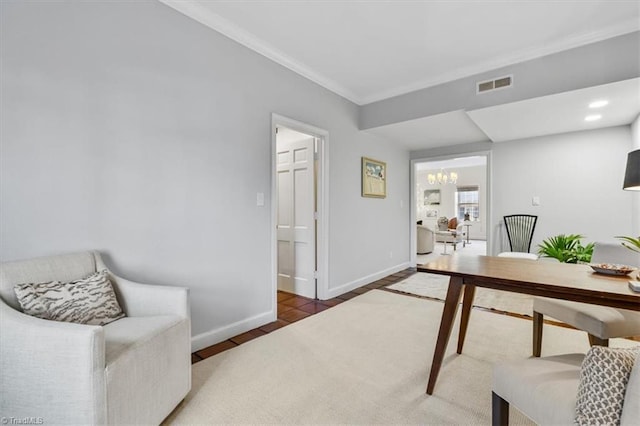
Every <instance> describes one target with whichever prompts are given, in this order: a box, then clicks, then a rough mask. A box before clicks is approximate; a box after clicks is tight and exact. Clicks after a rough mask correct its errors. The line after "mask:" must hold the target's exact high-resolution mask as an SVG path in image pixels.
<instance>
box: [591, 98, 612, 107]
mask: <svg viewBox="0 0 640 426" xmlns="http://www.w3.org/2000/svg"><path fill="white" fill-rule="evenodd" d="M607 105H609V101H607V100H605V99H603V100H600V101H593V102H591V103H590V104H589V108H602V107H603V106H607Z"/></svg>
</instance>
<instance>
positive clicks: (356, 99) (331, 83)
mask: <svg viewBox="0 0 640 426" xmlns="http://www.w3.org/2000/svg"><path fill="white" fill-rule="evenodd" d="M158 1H160V2H161V3H163V4H165V5H167V6H169V7H171V8H173V9H175V10H177V11H178V12H180V13H182V14H184V15H186V16H188V17H190V18H192V19H194V20H196V21H198V22H200V23H201V24H203V25H205V26H207V27H209V28H211V29H213V30H215V31H217V32H219V33H221V34H223V35H224V36H226V37H228V38H230V39H232V40H234V41H236V42H238V43H240V44H242V45H243V46H245V47H248V48H249V49H251V50H253V51H255V52H257V53H259V54H261V55H263V56H265V57H267V58H269V59H271V60H272V61H274V62H276V63H278V64H280V65H282V66H283V67H285V68H288V69H289V70H291V71H293V72H295V73H297V74H299V75H301V76H303V77H305V78H307V79H309V80H311V81H313V82H314V83H316V84H318V85H320V86H322V87H324V88H325V89H327V90H329V91H331V92H333V93H335V94H337V95H339V96H342V97H343V98H346V99H348V100H349V101H351V102H353V103H355V104H357V105H360V106H361V105H366V104H370V103H373V102H378V101H382V100H384V99H388V98H392V97H395V96H400V95H404V94H407V93H411V92H415V91H417V90H422V89H427V88H429V87H433V86H437V85H439V84H443V83H448V82H451V81H455V80H459V79H461V78H466V77H470V76H473V75H476V74H481V73H484V72H488V71H491V70H495V69H498V68H503V67H506V66H510V65H514V64H517V63H520V62H524V61H528V60H531V59H536V58H539V57H542V56H546V55H551V54H554V53H558V52H561V51H564V50H569V49H573V48H576V47H580V46H584V45H587V44H591V43H595V42H598V41H602V40H606V39H609V38H613V37H617V36H620V35H624V34H628V33H632V32H635V31H640V22H638V21H637V20H636V19H629V20H627V21H625V22H622V23H620V24H617V25H613V26H609V27H607V28H603V29H601V30H598V31H592V32H589V33H583V34H579V35H576V36H574V37H569V38H566V39H563V40H560V41H558V42H557V43H552V44H545V45H543V46H537V47H534V48H531V49H527V50H524V51H521V52H518V53H516V54H511V55H505V56H502V57H499V58H497V59H494V60H490V61H485V62H483V63H480V64H476V65H473V66H469V67H464V68H459V69H457V70H455V71H452V72H447V73H442V74H440V75H437V76H434V77H431V78H428V79H424V80H420V81H417V82H414V83H411V84H407V85H403V86H399V87H395V88H393V89H389V90H383V91H380V92H377V93H373V94H371V95H368V96H358V95H356V94H355V93H354V92H353V91H351V90H349V89H348V88H346V87H344V86H343V85H341V84H339V83H337V82H336V81H335V80H332V79H330V78H327V77H325V76H324V75H322V74H320V73H318V72H316V71H314V70H312V69H311V68H309V67H308V66H306V65H304V64H302V63H300V62H298V61H296V60H295V59H293V58H291V57H290V56H288V55H286V54H285V53H283V52H281V51H280V50H278V49H276V48H275V47H273V46H271V45H270V44H268V43H266V42H264V41H263V40H261V39H260V38H258V37H256V36H255V35H254V34H252V33H250V32H248V31H246V30H244V29H242V28H240V27H238V26H237V25H235V24H233V23H232V22H230V21H228V20H227V19H225V18H223V17H221V16H220V15H218V14H216V13H214V12H212V11H211V10H210V9H208V8H207V7H206V6H204V5H202V4H201V3H199V2H195V1H184V0H158Z"/></svg>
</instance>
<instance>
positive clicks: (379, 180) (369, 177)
mask: <svg viewBox="0 0 640 426" xmlns="http://www.w3.org/2000/svg"><path fill="white" fill-rule="evenodd" d="M362 196H363V197H373V198H386V196H387V163H385V162H382V161H378V160H373V159H371V158H367V157H362Z"/></svg>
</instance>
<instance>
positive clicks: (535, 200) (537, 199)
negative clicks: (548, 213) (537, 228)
mask: <svg viewBox="0 0 640 426" xmlns="http://www.w3.org/2000/svg"><path fill="white" fill-rule="evenodd" d="M531 205H532V206H539V205H540V197H538V196H537V195H536V196H535V197H533V198H532V199H531Z"/></svg>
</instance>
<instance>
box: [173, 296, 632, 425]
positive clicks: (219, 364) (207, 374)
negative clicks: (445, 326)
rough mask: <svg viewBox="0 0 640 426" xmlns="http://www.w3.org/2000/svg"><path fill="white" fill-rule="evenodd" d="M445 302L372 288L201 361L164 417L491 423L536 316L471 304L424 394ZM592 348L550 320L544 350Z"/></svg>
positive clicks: (518, 418)
mask: <svg viewBox="0 0 640 426" xmlns="http://www.w3.org/2000/svg"><path fill="white" fill-rule="evenodd" d="M442 307H443V303H441V302H437V301H431V300H428V299H419V298H415V297H408V296H405V295H400V294H394V293H391V292H387V291H380V290H373V291H370V292H368V293H365V294H363V295H361V296H358V297H356V298H354V299H351V300H349V301H347V302H344V303H342V304H340V305H338V306H336V307H334V308H331V309H328V310H326V311H324V312H321V313H319V314H317V315H313V316H311V317H308V318H306V319H304V320H301V321H298V322H296V323H294V324H292V325H289V326H287V327H284V328H282V329H279V330H277V331H274V332H272V333H270V334H267V335H265V336H262V337H259V338H257V339H254V340H252V341H250V342H248V343H245V344H243V345H240V346H238V347H236V348H233V349H231V350H228V351H226V352H223V353H221V354H218V355H216V356H214V357H211V358H208V359H206V360H204V361H201V362H198V363H197V364H194V365H193V388H192V390H191V392H190V393H189V395H188V396H187V398H186V399H185V401H184V402H183V403H182V404H181V405H180V406H179V407H178V408H177V409H176V410H175V411H174V412H173V413H172V414H171V416H169V418H168V419H167V420H166V421H165V424H176V425H178V424H221V423H223V424H248V423H251V424H345V423H347V424H392V423H393V424H437V425H442V424H465V425H469V424H485V425H486V424H490V422H491V369H492V365H493V364H494V363H496V362H500V361H502V360H505V359H513V358H527V357H528V356H529V355H530V351H531V342H530V339H531V337H530V336H531V321H530V320H527V319H521V318H516V317H509V316H506V315H499V314H495V313H491V312H485V311H477V310H474V311H472V313H471V320H470V324H469V330H468V332H467V339H466V343H465V350H464V353H463V354H462V355H455V341H456V339H457V329H456V331H454V332H453V333H452V337H451V341H450V343H449V350H448V353H447V355H446V356H445V362H444V365H443V368H442V370H441V372H440V377H439V380H438V383H437V385H436V388H435V393H434V395H432V396H428V395H426V394H425V388H426V383H427V378H428V374H429V368H430V365H431V357H432V355H433V349H434V346H435V341H436V336H437V330H438V326H439V323H440V316H441V314H442ZM458 316H459V315H458ZM497 342H500V344H497ZM622 342H623V343H624V342H625V341H622ZM611 344H612V346H619V343H618V341H617V340H612V342H611ZM627 345H628V344H627ZM587 349H588V343H587V338H586V336H585V335H584V334H583V333H580V332H577V331H575V330H569V329H565V328H561V327H554V326H548V327H545V336H544V345H543V354H544V355H550V354H557V353H566V352H585V351H586V350H587ZM511 413H512V414H511V421H512V424H513V425H517V424H532V423H531V422H530V421H529V420H528V419H526V418H525V417H523V416H522V415H521V414H520V413H518V412H517V411H516V410H514V409H512V410H511Z"/></svg>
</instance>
